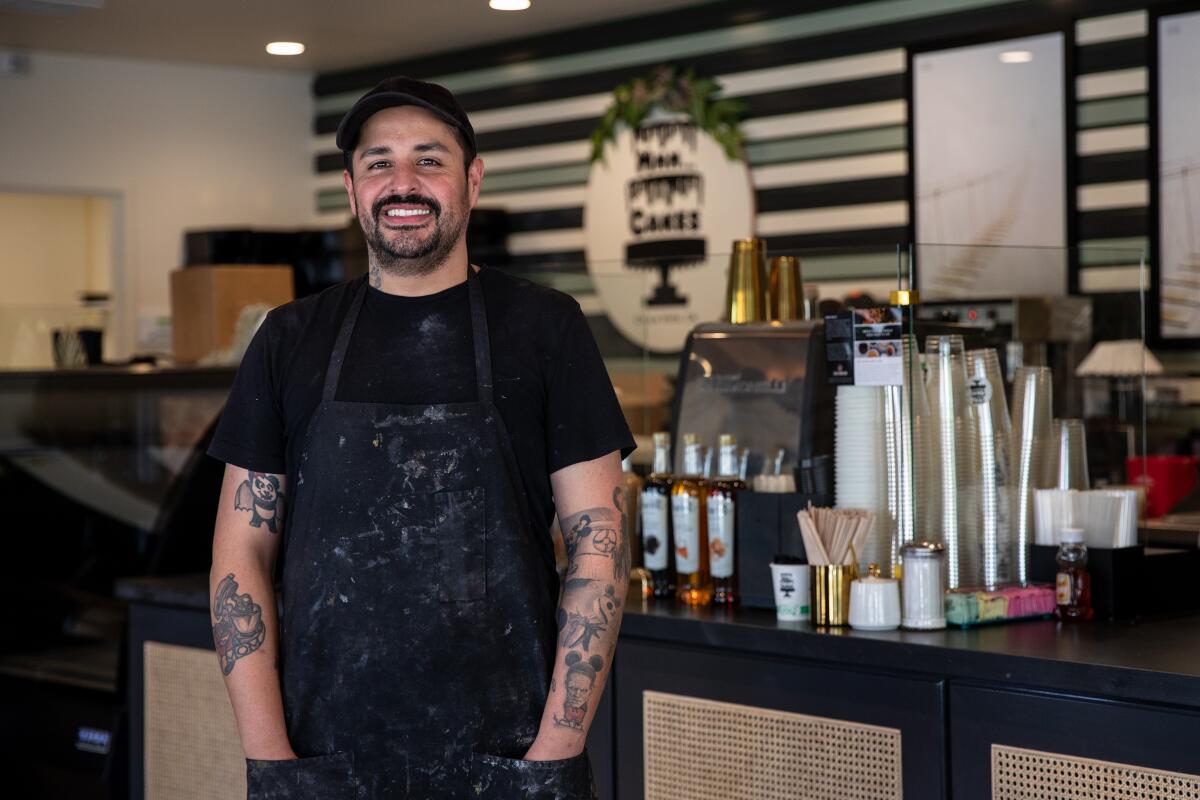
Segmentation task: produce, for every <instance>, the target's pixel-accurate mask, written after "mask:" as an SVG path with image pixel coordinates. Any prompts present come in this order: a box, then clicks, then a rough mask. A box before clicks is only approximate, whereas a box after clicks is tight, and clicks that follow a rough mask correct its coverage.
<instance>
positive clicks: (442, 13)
mask: <svg viewBox="0 0 1200 800" xmlns="http://www.w3.org/2000/svg"><path fill="white" fill-rule="evenodd" d="M697 2H698V0H533V7H532V8H530V9H529V10H527V11H520V12H499V11H492V10H491V9H489V8H488V6H487V0H422V1H420V2H418V1H417V0H0V47H5V48H16V49H26V50H56V51H61V52H71V53H87V54H91V55H107V56H122V57H132V58H151V59H162V60H170V61H192V62H201V63H209V64H223V65H229V66H244V67H267V68H282V69H297V70H313V71H321V70H335V69H345V68H350V67H358V66H367V65H373V64H379V63H383V62H387V61H397V60H402V59H407V58H411V57H414V56H421V55H428V54H430V53H436V52H440V51H445V50H454V49H458V48H463V47H470V46H474V45H481V44H489V43H493V42H498V41H502V40H505V39H513V38H519V37H522V36H527V35H530V34H537V33H547V32H552V31H556V30H564V29H567V28H573V27H578V26H580V25H586V24H589V23H594V22H601V21H608V20H614V19H620V18H622V17H629V16H637V15H641V14H647V13H652V12H655V11H664V10H668V9H672V8H679V7H682V6H687V5H695V4H696V3H697ZM275 40H288V41H300V42H304V43H305V45H307V48H308V49H307V51H306V52H305V53H304V54H303V55H300V56H290V57H280V56H271V55H268V54H267V53H266V52H265V51H264V50H263V48H264V46H265V45H266V43H267V42H269V41H275Z"/></svg>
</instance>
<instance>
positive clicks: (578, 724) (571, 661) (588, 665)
mask: <svg viewBox="0 0 1200 800" xmlns="http://www.w3.org/2000/svg"><path fill="white" fill-rule="evenodd" d="M565 660H566V663H567V678H566V690H567V691H566V694H567V696H566V697H565V698H564V699H563V713H562V716H559V715H558V714H555V715H554V724H555V725H557V726H559V727H560V728H571V729H573V730H577V731H581V730H583V721H584V719H586V718H587V712H588V702H589V701H590V700H591V699H592V690H593V689H595V688H596V674H597V673H598V672H599V671H600V669H601V668H602V667H603V666H604V659H603V658H601V657H600V656H592V657H591V658H589V659H588V660H586V661H584V660H583V656H581V655H580V654H579V653H576V652H574V651H572V652H570V653H567V657H566V659H565Z"/></svg>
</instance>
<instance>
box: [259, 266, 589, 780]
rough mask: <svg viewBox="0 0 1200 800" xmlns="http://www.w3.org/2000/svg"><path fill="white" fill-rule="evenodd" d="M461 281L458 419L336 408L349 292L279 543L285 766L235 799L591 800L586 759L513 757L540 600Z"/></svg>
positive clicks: (357, 304)
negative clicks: (464, 383) (469, 368)
mask: <svg viewBox="0 0 1200 800" xmlns="http://www.w3.org/2000/svg"><path fill="white" fill-rule="evenodd" d="M468 272H469V277H468V287H469V297H470V304H471V327H472V339H473V345H474V353H475V375H476V383H477V389H478V399H477V400H476V401H475V402H471V403H453V404H437V405H401V404H391V403H351V402H345V401H339V400H337V399H336V393H337V385H338V380H339V378H340V375H341V370H342V365H343V363H344V362H345V358H346V350H347V347H348V345H349V342H350V337H351V334H352V333H353V330H354V324H355V321H356V320H357V318H358V314H359V311H360V309H361V308H362V303H363V298H364V297H365V295H366V292H367V285H366V281H365V280H364V281H361V282H360V283H359V285H358V287H357V289H356V291H355V296H354V301H353V303H352V305H351V308H350V311H349V312H348V313H347V315H346V319H345V320H344V322H343V323H342V327H341V330H340V331H339V333H338V337H337V341H336V344H335V346H334V348H333V353H332V355H331V357H330V360H329V366H328V369H327V370H326V376H325V385H324V389H323V391H322V399H321V405H320V407H319V408H318V410H317V412H316V413H315V414H314V416H313V419H312V421H311V422H310V424H309V428H308V432H307V434H306V439H305V445H304V448H303V452H302V455H301V463H302V464H303V471H304V482H303V484H300V485H298V487H297V490H296V492H295V497H294V498H293V502H292V505H293V508H294V511H292V513H291V521H290V524H289V527H288V529H287V530H286V532H285V534H284V536H285V540H284V561H283V617H282V619H281V621H280V627H281V631H280V651H281V652H280V671H281V681H282V687H283V700H284V711H285V715H286V718H287V726H288V735H289V737H290V740H291V744H292V747H293V749H294V750H295V751H296V753H297V754H298V755H300V756H301V758H300V759H299V760H297V761H286V762H273V761H250V762H249V763H248V767H247V777H248V783H249V797H250V799H251V800H285V799H290V798H318V797H319V798H343V797H345V798H354V799H355V800H385V799H387V798H406V800H408V799H410V798H411V800H421V799H423V798H431V799H432V798H437V799H438V800H441V799H442V798H445V799H446V800H449V799H450V798H453V799H454V800H461V799H462V798H480V800H502V799H503V800H514V799H515V798H538V799H539V800H541V799H542V798H546V799H547V800H549V798H555V800H560V799H561V800H566V799H567V798H570V799H571V800H574V799H575V798H583V799H586V798H591V797H593V796H594V788H593V785H592V778H591V770H590V766H589V764H588V760H587V756H586V754H583V755H580V756H578V757H576V758H572V759H565V760H562V761H546V762H529V761H522V760H520V757H521V756H522V755H523V754H524V753H525V752H526V750H527V749H528V748H529V746H530V744H532V742H533V739H534V737H535V736H536V735H537V731H538V726H539V723H540V721H541V716H542V710H543V708H544V707H545V704H546V698H547V693H548V687H549V684H550V676H551V673H552V671H553V663H552V662H553V658H554V654H555V644H556V633H557V629H556V624H555V610H556V606H557V599H558V583H557V575H556V574H555V571H554V553H553V546H552V543H551V539H550V536H549V535H548V533H547V532H546V531H544V530H537V529H535V527H534V526H533V525H532V524H531V521H530V520H529V518H528V512H527V507H526V505H525V497H524V489H523V487H522V484H521V479H520V473H519V472H518V469H517V463H516V459H515V456H514V454H513V449H512V444H511V441H510V440H509V436H508V433H507V431H506V429H505V426H504V422H503V420H502V419H501V417H500V414H499V412H498V411H497V409H496V406H495V404H494V402H493V379H492V368H491V350H490V345H489V342H488V330H487V318H486V314H485V310H484V304H483V296H482V289H481V286H480V280H479V278H478V276H477V275H476V274H475V272H474V270H468ZM429 333H430V335H435V334H438V335H444V332H439V331H434V330H432V329H431V330H430V332H429Z"/></svg>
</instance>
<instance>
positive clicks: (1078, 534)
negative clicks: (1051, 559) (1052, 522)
mask: <svg viewBox="0 0 1200 800" xmlns="http://www.w3.org/2000/svg"><path fill="white" fill-rule="evenodd" d="M1055 560H1056V561H1058V574H1057V576H1056V580H1055V587H1054V588H1055V592H1054V594H1055V600H1056V602H1057V604H1058V608H1057V615H1058V618H1059V619H1061V620H1062V621H1063V622H1086V621H1088V620H1090V619H1091V618H1092V617H1093V616H1095V611H1094V610H1093V609H1092V576H1091V575H1089V574H1088V570H1087V545H1086V544H1085V543H1084V535H1083V531H1082V530H1080V529H1079V528H1065V529H1063V532H1062V544H1060V545H1059V548H1058V557H1057V558H1056V559H1055Z"/></svg>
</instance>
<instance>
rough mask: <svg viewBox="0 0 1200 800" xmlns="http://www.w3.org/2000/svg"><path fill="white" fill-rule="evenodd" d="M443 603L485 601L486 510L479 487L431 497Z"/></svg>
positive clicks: (439, 493) (480, 487) (481, 489)
mask: <svg viewBox="0 0 1200 800" xmlns="http://www.w3.org/2000/svg"><path fill="white" fill-rule="evenodd" d="M433 499H434V509H435V514H436V519H435V520H434V535H435V536H436V537H437V541H438V558H439V562H440V572H441V578H442V580H441V584H442V591H441V600H442V602H443V603H463V602H468V601H471V600H483V599H484V598H485V597H487V508H486V504H485V503H484V492H483V487H482V486H476V487H475V488H473V489H464V490H462V491H458V492H438V493H437V494H435V495H434V496H433Z"/></svg>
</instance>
